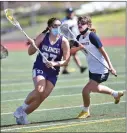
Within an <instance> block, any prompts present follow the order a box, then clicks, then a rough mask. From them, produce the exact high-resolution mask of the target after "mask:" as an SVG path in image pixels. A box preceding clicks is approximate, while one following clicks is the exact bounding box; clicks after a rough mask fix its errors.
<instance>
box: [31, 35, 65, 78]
mask: <svg viewBox="0 0 127 133" xmlns="http://www.w3.org/2000/svg"><path fill="white" fill-rule="evenodd" d="M62 37H63V36H60V38H59V39H58V40H57V41H56V43H55V44H53V45H51V44H50V41H49V33H47V34H46V35H45V38H44V40H43V41H42V42H41V44H40V46H39V49H40V51H41V52H42V54H43V55H44V56H45V57H46V58H47V60H48V61H61V59H62V55H63V51H62V47H61V45H62ZM45 62H46V60H45V59H44V58H43V57H42V56H41V54H40V53H38V55H37V57H36V61H35V62H34V66H33V69H35V68H37V69H40V70H42V71H44V72H45V73H47V74H48V75H51V76H53V75H58V74H59V71H60V67H59V66H55V69H56V70H53V69H52V68H48V67H47V66H46V65H45Z"/></svg>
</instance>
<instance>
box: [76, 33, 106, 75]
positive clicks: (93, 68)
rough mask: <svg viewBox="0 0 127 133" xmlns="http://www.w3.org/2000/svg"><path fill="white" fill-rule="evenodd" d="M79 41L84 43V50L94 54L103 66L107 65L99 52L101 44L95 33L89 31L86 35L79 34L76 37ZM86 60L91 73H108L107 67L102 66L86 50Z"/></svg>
mask: <svg viewBox="0 0 127 133" xmlns="http://www.w3.org/2000/svg"><path fill="white" fill-rule="evenodd" d="M77 39H78V40H79V42H80V43H81V44H83V45H84V47H85V49H86V50H89V51H90V52H91V53H92V54H93V55H95V56H96V57H97V58H98V59H99V60H100V61H101V62H102V63H103V64H104V65H105V66H107V67H108V64H107V61H106V60H105V58H104V57H103V55H102V54H101V53H100V51H99V48H101V47H102V46H103V45H102V43H101V41H100V39H99V38H98V37H97V35H96V34H95V33H93V32H91V31H88V32H87V33H86V36H84V35H81V34H80V35H79V36H78V37H77ZM85 55H86V60H87V63H88V68H89V71H90V72H91V73H98V74H104V73H108V69H107V68H106V67H104V66H103V65H102V64H101V63H100V62H99V61H97V59H95V57H93V56H92V55H91V54H90V53H89V52H86V54H85Z"/></svg>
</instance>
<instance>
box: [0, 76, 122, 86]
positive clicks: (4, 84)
mask: <svg viewBox="0 0 127 133" xmlns="http://www.w3.org/2000/svg"><path fill="white" fill-rule="evenodd" d="M119 77H125V76H123V75H121V76H119ZM114 78H115V77H111V78H110V79H114ZM78 80H79V81H82V80H83V81H88V80H89V78H88V77H82V78H69V79H58V82H57V84H58V83H61V82H69V81H72V82H75V81H78ZM29 84H33V82H32V80H31V81H27V82H25V81H24V82H23V81H22V82H19V81H18V82H16V81H15V82H14V83H13V81H12V83H2V82H1V86H10V85H29Z"/></svg>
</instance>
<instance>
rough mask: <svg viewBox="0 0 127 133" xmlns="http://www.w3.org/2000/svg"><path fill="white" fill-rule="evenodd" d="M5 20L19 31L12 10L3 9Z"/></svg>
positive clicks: (18, 25)
mask: <svg viewBox="0 0 127 133" xmlns="http://www.w3.org/2000/svg"><path fill="white" fill-rule="evenodd" d="M4 12H5V15H6V18H7V19H8V20H9V21H10V22H11V23H12V24H13V25H15V26H16V27H17V28H19V29H21V27H20V24H19V22H18V21H17V20H16V19H15V17H14V16H13V13H14V10H13V9H5V10H4Z"/></svg>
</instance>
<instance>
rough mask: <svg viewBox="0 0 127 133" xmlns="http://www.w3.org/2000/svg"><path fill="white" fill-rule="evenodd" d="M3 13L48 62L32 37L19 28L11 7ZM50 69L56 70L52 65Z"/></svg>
mask: <svg viewBox="0 0 127 133" xmlns="http://www.w3.org/2000/svg"><path fill="white" fill-rule="evenodd" d="M4 11H5V15H6V17H7V19H8V20H9V22H11V23H12V24H13V25H14V26H15V27H17V28H18V29H19V30H20V31H21V32H22V33H23V34H24V35H25V36H26V37H27V39H29V40H30V41H31V42H32V45H33V47H34V48H35V49H36V50H37V51H38V52H39V53H40V54H41V56H42V57H43V58H44V59H45V60H46V62H49V61H48V60H47V58H46V57H45V56H44V55H43V54H42V52H41V51H40V50H39V48H38V47H37V46H36V45H35V42H34V40H33V39H31V38H30V37H29V36H28V35H27V34H26V33H25V31H24V30H23V29H22V28H21V26H20V24H19V22H18V21H17V20H16V19H15V17H14V16H13V10H12V9H5V10H4ZM52 69H54V70H56V69H55V68H54V67H52Z"/></svg>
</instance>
